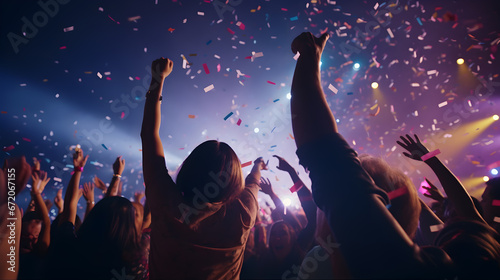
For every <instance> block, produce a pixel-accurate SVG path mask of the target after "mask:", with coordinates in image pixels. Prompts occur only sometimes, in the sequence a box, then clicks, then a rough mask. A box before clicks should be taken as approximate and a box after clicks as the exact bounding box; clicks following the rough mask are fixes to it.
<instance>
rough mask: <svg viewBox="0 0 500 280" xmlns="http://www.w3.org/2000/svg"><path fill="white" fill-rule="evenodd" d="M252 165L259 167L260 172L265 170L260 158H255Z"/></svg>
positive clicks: (265, 165)
mask: <svg viewBox="0 0 500 280" xmlns="http://www.w3.org/2000/svg"><path fill="white" fill-rule="evenodd" d="M253 163H254V164H255V165H257V166H259V169H260V170H267V164H266V163H265V162H264V159H263V158H262V157H259V158H257V159H256V160H255V161H254V162H253Z"/></svg>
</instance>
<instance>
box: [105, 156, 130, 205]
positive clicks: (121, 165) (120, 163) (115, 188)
mask: <svg viewBox="0 0 500 280" xmlns="http://www.w3.org/2000/svg"><path fill="white" fill-rule="evenodd" d="M124 169H125V159H122V157H121V156H119V157H117V158H116V160H115V162H114V163H113V178H111V183H109V188H108V190H107V191H106V194H105V195H104V197H110V196H118V195H119V193H120V191H119V188H120V181H121V177H122V173H123V170H124Z"/></svg>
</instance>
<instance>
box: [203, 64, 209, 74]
mask: <svg viewBox="0 0 500 280" xmlns="http://www.w3.org/2000/svg"><path fill="white" fill-rule="evenodd" d="M203 69H204V70H205V73H207V74H210V71H209V70H208V66H207V64H206V63H203Z"/></svg>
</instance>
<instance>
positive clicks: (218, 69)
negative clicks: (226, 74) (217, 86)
mask: <svg viewBox="0 0 500 280" xmlns="http://www.w3.org/2000/svg"><path fill="white" fill-rule="evenodd" d="M217 72H220V63H219V64H217Z"/></svg>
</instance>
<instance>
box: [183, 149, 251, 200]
mask: <svg viewBox="0 0 500 280" xmlns="http://www.w3.org/2000/svg"><path fill="white" fill-rule="evenodd" d="M176 181H177V182H176V184H177V186H178V187H179V189H180V191H181V192H183V194H184V199H185V200H186V201H190V202H192V201H193V199H194V198H195V196H197V197H200V196H202V197H203V198H202V199H203V200H205V202H210V203H214V202H223V203H226V202H229V201H231V200H233V199H234V198H235V197H237V196H238V195H239V194H240V193H241V191H242V190H243V188H244V187H245V186H244V182H243V174H242V171H241V164H240V161H239V159H238V157H237V156H236V153H235V152H234V151H233V149H231V147H229V145H227V144H226V143H223V142H219V141H215V140H210V141H206V142H203V143H201V144H200V145H198V147H196V148H195V149H194V150H193V151H192V152H191V154H190V155H189V156H188V157H187V158H186V160H184V162H183V164H182V166H181V168H180V170H179V173H178V175H177V180H176Z"/></svg>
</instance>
